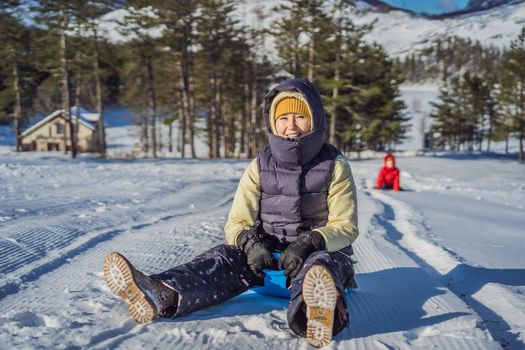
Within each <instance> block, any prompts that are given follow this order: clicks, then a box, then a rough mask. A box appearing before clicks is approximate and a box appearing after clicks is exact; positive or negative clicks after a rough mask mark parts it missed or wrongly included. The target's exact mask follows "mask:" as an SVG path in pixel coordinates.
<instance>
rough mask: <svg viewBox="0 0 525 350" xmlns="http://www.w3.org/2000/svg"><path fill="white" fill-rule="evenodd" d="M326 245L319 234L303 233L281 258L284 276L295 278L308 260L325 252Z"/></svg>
mask: <svg viewBox="0 0 525 350" xmlns="http://www.w3.org/2000/svg"><path fill="white" fill-rule="evenodd" d="M325 249H326V244H325V241H324V238H323V236H322V235H321V234H320V233H319V232H315V231H307V232H304V233H301V235H300V236H299V237H298V238H297V240H296V241H295V242H293V243H290V245H289V246H288V247H287V248H286V249H285V251H284V252H283V253H282V254H281V257H280V258H279V262H278V264H279V269H280V270H285V271H284V274H285V275H286V276H290V277H291V278H294V277H295V276H297V274H298V273H299V271H301V269H302V267H303V264H304V262H305V261H306V259H307V258H308V257H309V256H310V254H312V253H313V252H316V251H318V250H325Z"/></svg>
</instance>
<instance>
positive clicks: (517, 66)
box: [499, 27, 525, 162]
mask: <svg viewBox="0 0 525 350" xmlns="http://www.w3.org/2000/svg"><path fill="white" fill-rule="evenodd" d="M523 62H525V27H523V29H522V30H521V33H520V35H519V36H518V37H517V38H516V39H515V40H513V41H512V42H511V48H510V50H509V51H508V52H506V53H505V54H504V57H503V61H502V67H503V69H502V70H501V92H500V94H499V100H500V102H501V103H502V104H503V105H504V106H505V107H504V109H505V110H506V111H507V115H508V117H509V122H508V123H506V124H507V126H508V128H509V132H510V133H512V134H514V135H515V137H516V138H517V139H518V140H519V160H520V162H524V161H525V155H524V150H523V142H524V139H525V65H524V64H523Z"/></svg>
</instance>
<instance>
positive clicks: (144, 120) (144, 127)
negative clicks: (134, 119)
mask: <svg viewBox="0 0 525 350" xmlns="http://www.w3.org/2000/svg"><path fill="white" fill-rule="evenodd" d="M142 113H143V116H142V137H143V139H144V144H143V145H142V151H143V152H144V153H145V154H146V155H147V154H148V152H149V122H148V114H147V113H144V112H142Z"/></svg>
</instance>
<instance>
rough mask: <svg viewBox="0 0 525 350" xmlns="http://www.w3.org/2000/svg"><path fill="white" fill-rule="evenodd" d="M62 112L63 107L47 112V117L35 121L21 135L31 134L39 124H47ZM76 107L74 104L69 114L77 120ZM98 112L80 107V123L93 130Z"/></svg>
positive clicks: (97, 118)
mask: <svg viewBox="0 0 525 350" xmlns="http://www.w3.org/2000/svg"><path fill="white" fill-rule="evenodd" d="M63 112H64V110H63V109H57V110H56V111H54V112H53V113H51V114H49V115H48V116H47V117H45V118H44V119H42V120H41V121H39V122H38V123H36V124H35V125H33V126H31V127H30V128H28V129H26V130H24V132H23V133H22V134H21V136H27V135H29V134H31V133H32V132H33V131H35V130H37V129H39V128H40V127H41V126H43V125H45V124H47V123H48V122H49V121H51V120H53V119H55V118H56V117H58V116H60V115H62V113H63ZM76 112H77V107H76V106H74V107H72V108H71V112H70V115H71V117H72V118H73V120H77V113H76ZM99 117H100V116H99V114H98V113H91V112H88V111H87V110H85V109H84V108H82V107H80V123H82V124H83V125H84V126H86V127H87V128H89V129H91V130H93V131H95V126H94V125H93V124H94V123H96V122H97V121H98V120H99Z"/></svg>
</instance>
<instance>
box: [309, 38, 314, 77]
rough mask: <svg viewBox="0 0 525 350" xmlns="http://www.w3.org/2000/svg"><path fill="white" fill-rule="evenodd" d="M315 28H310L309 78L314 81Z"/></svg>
mask: <svg viewBox="0 0 525 350" xmlns="http://www.w3.org/2000/svg"><path fill="white" fill-rule="evenodd" d="M314 30H315V29H314V28H310V34H311V35H312V37H311V38H310V43H309V45H308V80H310V81H312V82H313V81H314V64H315V39H314Z"/></svg>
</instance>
